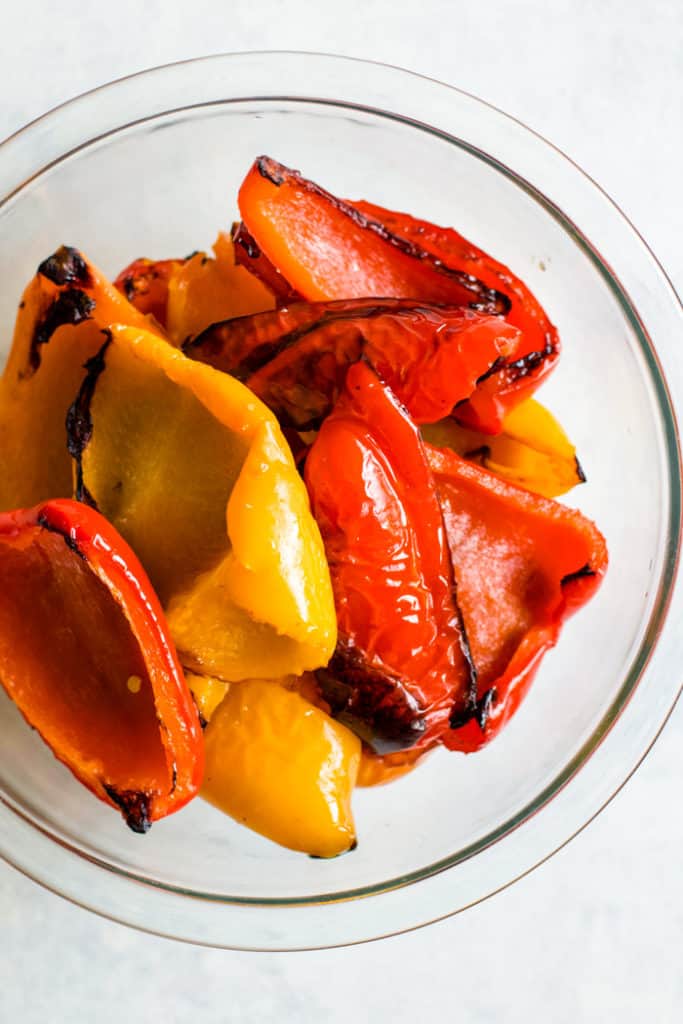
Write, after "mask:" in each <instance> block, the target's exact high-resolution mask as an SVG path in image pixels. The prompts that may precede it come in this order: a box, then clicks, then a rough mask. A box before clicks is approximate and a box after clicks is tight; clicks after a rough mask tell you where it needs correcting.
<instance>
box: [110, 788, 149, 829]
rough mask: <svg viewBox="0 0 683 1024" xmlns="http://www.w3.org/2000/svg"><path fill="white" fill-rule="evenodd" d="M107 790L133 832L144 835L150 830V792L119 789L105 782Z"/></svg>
mask: <svg viewBox="0 0 683 1024" xmlns="http://www.w3.org/2000/svg"><path fill="white" fill-rule="evenodd" d="M103 786H104V789H105V792H106V793H107V796H108V797H109V798H110V800H112V801H113V803H115V804H116V806H117V807H119V808H120V809H121V811H122V813H123V817H124V819H125V822H126V824H127V825H128V828H130V829H132V831H133V832H139V833H140V834H141V835H144V833H145V832H149V830H150V828H151V827H152V822H151V821H150V818H149V812H150V806H149V805H150V798H149V794H148V793H139V792H137V791H136V790H134V789H122V790H118V789H116V787H115V786H110V785H108V784H107V783H106V782H105V783H103Z"/></svg>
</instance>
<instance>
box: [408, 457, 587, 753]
mask: <svg viewBox="0 0 683 1024" xmlns="http://www.w3.org/2000/svg"><path fill="white" fill-rule="evenodd" d="M426 451H427V455H428V458H429V465H430V467H431V470H432V473H433V474H434V479H435V481H436V486H437V489H438V492H439V498H440V501H441V508H442V511H443V517H444V523H445V526H446V533H447V535H448V543H449V547H450V551H451V560H452V564H453V571H454V576H455V582H456V586H457V593H458V605H459V608H460V611H461V614H462V620H463V624H464V628H465V631H466V634H467V639H468V644H469V650H470V654H471V658H472V662H473V664H474V667H475V669H476V673H477V707H476V713H475V714H474V715H472V714H470V715H469V716H468V715H467V714H465V715H461V714H459V712H458V711H457V709H456V711H455V713H454V715H453V716H452V719H451V721H452V725H453V729H452V730H451V731H448V732H446V733H445V734H444V735H443V737H442V739H443V743H444V744H445V745H446V746H447V747H449V748H451V749H453V750H463V751H466V752H469V751H473V750H478V749H479V748H480V747H482V746H483V745H484V744H486V743H488V742H489V741H490V740H491V739H492V738H493V737H494V736H495V735H496V734H497V733H498V732H499V731H500V730H501V728H502V727H503V726H504V725H505V723H506V722H507V721H508V720H509V719H510V717H511V716H512V714H514V712H515V710H516V709H517V707H518V706H519V704H520V702H521V700H522V699H523V697H524V695H525V694H526V692H527V691H528V689H529V686H530V684H531V681H532V679H533V676H534V674H535V672H536V669H537V668H538V666H539V664H540V661H541V658H542V657H543V655H544V654H545V652H546V651H547V650H549V649H550V648H551V647H553V646H554V645H555V643H556V642H557V639H558V636H559V633H560V628H561V626H562V622H563V621H564V620H565V619H566V618H567V616H568V615H570V614H571V613H573V612H574V611H576V610H577V609H578V608H580V607H581V606H582V605H583V604H585V603H586V601H588V600H589V598H590V597H592V596H593V594H594V593H595V591H596V590H597V588H598V586H599V584H600V582H601V580H602V577H603V575H604V573H605V571H606V568H607V549H606V546H605V541H604V539H603V537H602V536H601V534H600V533H599V532H598V530H597V528H596V527H595V526H594V524H593V523H592V522H590V520H588V519H586V518H585V517H584V516H582V515H581V514H580V513H579V512H576V511H574V510H573V509H569V508H566V507H565V506H564V505H560V504H559V503H557V502H554V501H551V500H550V499H548V498H542V497H539V496H538V495H535V494H531V493H530V492H529V491H526V490H523V489H522V488H520V487H515V486H514V485H513V484H510V483H507V482H505V481H503V480H500V479H499V478H498V477H496V476H494V475H493V474H492V473H489V472H487V471H486V470H484V469H482V468H481V467H479V466H476V465H473V464H472V463H469V462H466V461H465V460H464V459H461V458H460V457H459V456H458V455H456V454H455V452H452V451H448V450H446V449H438V448H432V447H431V446H430V445H426Z"/></svg>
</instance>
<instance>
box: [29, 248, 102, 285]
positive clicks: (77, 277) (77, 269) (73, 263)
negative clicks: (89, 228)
mask: <svg viewBox="0 0 683 1024" xmlns="http://www.w3.org/2000/svg"><path fill="white" fill-rule="evenodd" d="M38 273H39V274H42V275H43V277H46V278H47V279H48V281H52V283H53V284H58V285H65V284H80V285H81V287H83V288H85V287H86V286H87V285H89V284H91V282H92V276H91V274H90V270H89V269H88V264H87V263H86V262H85V259H84V258H83V256H82V255H81V253H80V252H79V251H78V249H74V248H73V247H72V246H70V245H60V247H59V249H57V252H54V253H53V254H52V256H48V258H47V259H46V260H43V262H42V263H41V264H40V266H39V267H38Z"/></svg>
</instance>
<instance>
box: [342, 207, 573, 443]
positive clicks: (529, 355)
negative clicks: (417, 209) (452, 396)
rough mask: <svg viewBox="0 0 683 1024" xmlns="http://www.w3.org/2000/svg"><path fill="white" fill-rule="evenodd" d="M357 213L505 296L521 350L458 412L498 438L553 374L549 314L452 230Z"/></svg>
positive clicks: (380, 211) (379, 212) (554, 347)
mask: <svg viewBox="0 0 683 1024" xmlns="http://www.w3.org/2000/svg"><path fill="white" fill-rule="evenodd" d="M353 206H354V208H355V209H356V210H358V212H359V213H360V214H361V215H362V216H365V217H368V218H370V219H372V220H375V221H377V222H378V223H380V224H382V225H384V226H385V228H386V229H387V230H388V231H389V232H391V233H392V234H393V235H395V236H396V237H397V238H401V239H403V241H404V242H406V243H410V244H413V245H418V246H420V247H421V248H423V249H424V250H425V251H426V252H428V253H430V254H431V255H432V257H434V258H436V259H438V260H440V261H442V262H443V264H444V265H445V266H447V267H451V268H454V269H457V270H459V271H460V272H462V273H467V274H472V275H474V277H476V278H477V279H478V280H480V281H482V282H483V283H484V284H485V285H486V286H488V287H489V288H491V289H495V290H496V291H499V292H501V293H502V294H503V295H505V297H506V299H507V300H508V302H509V308H508V310H507V312H506V319H507V320H508V321H509V322H510V323H511V324H514V325H515V326H516V327H519V328H520V331H521V344H520V345H519V347H518V349H517V350H516V352H515V353H514V354H513V355H512V356H510V357H509V358H508V359H507V360H506V361H505V363H504V364H503V365H501V366H500V367H499V368H498V369H497V370H496V372H494V373H492V374H490V376H488V377H487V379H486V380H484V381H482V382H481V384H480V386H479V387H478V388H477V390H476V392H475V394H474V395H473V396H472V398H471V399H470V401H469V402H467V403H466V404H464V405H463V406H461V408H460V409H459V410H458V413H457V415H458V419H459V420H460V421H461V422H462V423H463V424H464V425H465V426H468V427H471V428H472V429H475V430H482V431H484V432H485V433H489V434H495V433H497V432H498V431H499V430H500V428H501V424H502V421H503V419H504V417H505V414H506V413H507V412H509V411H510V410H511V409H513V408H514V407H515V406H516V405H518V404H519V403H520V402H521V401H523V400H524V399H525V398H529V397H530V396H531V395H532V394H533V392H534V391H535V390H536V388H537V387H538V386H539V384H541V382H542V381H543V380H544V379H545V378H546V377H547V375H548V374H549V373H550V371H551V370H552V369H553V368H554V366H555V364H556V362H557V360H558V358H559V355H560V338H559V335H558V333H557V329H556V328H555V326H554V325H553V324H552V323H551V321H550V319H549V317H548V315H547V313H546V312H545V310H544V309H543V307H542V306H541V304H540V302H539V301H538V299H537V298H536V296H535V295H534V294H533V293H532V292H531V290H530V289H529V288H528V287H527V285H526V284H525V283H524V282H523V281H522V280H521V279H520V278H518V277H517V276H516V275H515V274H513V273H512V271H511V270H510V269H509V268H508V267H506V266H505V265H504V264H503V263H500V262H499V261H498V260H496V259H494V258H493V257H492V256H489V254H488V253H486V252H484V251H483V250H482V249H479V248H478V247H477V246H476V245H473V243H472V242H469V241H468V240H467V239H466V238H463V236H462V235H461V234H459V233H458V232H457V231H455V230H454V229H453V228H442V227H438V226H437V225H436V224H430V223H429V222H428V221H425V220H418V219H417V218H416V217H411V216H410V215H409V214H407V213H397V212H396V211H394V210H386V209H384V208H383V207H381V206H376V205H374V204H373V203H366V202H357V203H354V204H353Z"/></svg>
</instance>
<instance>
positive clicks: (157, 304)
mask: <svg viewBox="0 0 683 1024" xmlns="http://www.w3.org/2000/svg"><path fill="white" fill-rule="evenodd" d="M185 262H186V261H185V260H147V259H139V260H133V262H132V263H130V264H129V265H128V266H127V267H125V268H124V269H123V270H122V271H121V273H120V274H119V276H118V277H117V278H116V280H115V281H114V287H115V288H118V290H119V291H120V292H121V293H122V294H123V295H125V296H126V298H127V299H128V301H129V302H130V303H132V305H133V306H135V308H136V309H138V310H139V311H140V312H141V313H145V314H148V313H151V314H152V316H153V317H154V319H155V320H156V321H157V323H160V324H161V326H162V327H165V326H166V306H167V303H168V282H169V281H170V279H171V278H172V276H173V274H174V273H175V271H176V270H177V269H178V267H180V266H182V264H183V263H185Z"/></svg>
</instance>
